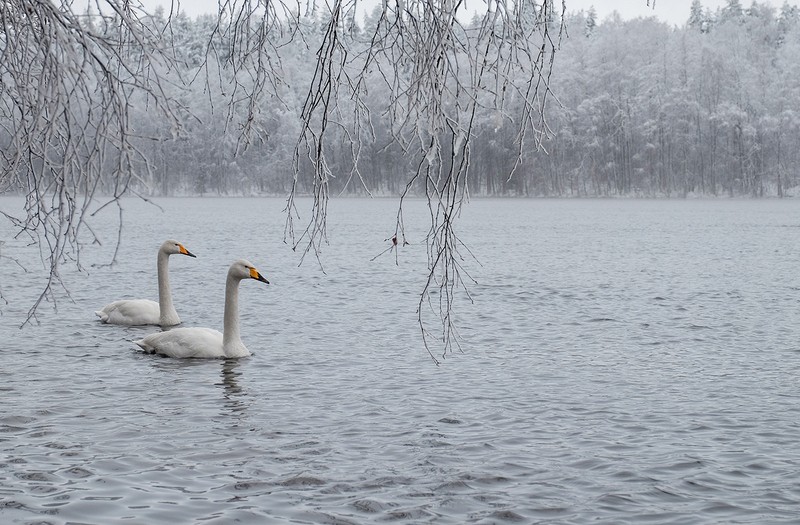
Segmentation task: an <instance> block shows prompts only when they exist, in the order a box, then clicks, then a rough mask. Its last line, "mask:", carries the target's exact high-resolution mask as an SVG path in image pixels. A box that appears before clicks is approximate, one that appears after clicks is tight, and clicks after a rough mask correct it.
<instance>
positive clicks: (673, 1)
mask: <svg viewBox="0 0 800 525" xmlns="http://www.w3.org/2000/svg"><path fill="white" fill-rule="evenodd" d="M368 1H369V0H367V2H368ZM465 2H466V6H467V7H468V8H469V9H476V10H477V9H479V8H480V9H483V6H484V5H485V0H465ZM566 2H567V11H579V10H581V9H583V10H588V9H589V6H592V5H593V6H594V8H595V11H597V15H598V17H599V18H600V20H601V21H602V20H603V18H605V17H606V16H608V15H610V14H611V12H612V11H614V10H616V11H617V12H618V13H619V14H620V15H622V18H625V19H629V18H636V17H637V16H656V17H658V18H659V19H661V20H664V21H665V22H667V23H670V24H675V25H679V26H680V25H683V24H684V23H685V22H686V20H687V19H688V18H689V6H690V5H692V0H656V2H655V9H654V8H653V0H651V1H650V7H647V0H566ZM701 2H702V4H703V6H704V7H708V8H710V9H711V10H712V11H713V10H715V9H716V8H717V7H721V6H723V5H725V4H726V3H727V2H726V0H701ZM142 3H143V4H144V5H145V6H147V7H151V6H156V5H158V4H163V5H166V6H168V5H169V0H142ZM365 3H366V2H365ZM750 3H751V2H750V0H742V5H743V6H745V7H749V6H750ZM761 3H768V4H772V5H773V6H775V7H776V8H780V6H781V5H782V4H783V0H761ZM790 3H795V1H794V0H792V1H790ZM180 4H181V9H182V10H184V11H186V13H187V14H188V15H190V16H195V15H198V14H202V13H216V12H217V0H182V1H181V3H180ZM556 4H558V2H556Z"/></svg>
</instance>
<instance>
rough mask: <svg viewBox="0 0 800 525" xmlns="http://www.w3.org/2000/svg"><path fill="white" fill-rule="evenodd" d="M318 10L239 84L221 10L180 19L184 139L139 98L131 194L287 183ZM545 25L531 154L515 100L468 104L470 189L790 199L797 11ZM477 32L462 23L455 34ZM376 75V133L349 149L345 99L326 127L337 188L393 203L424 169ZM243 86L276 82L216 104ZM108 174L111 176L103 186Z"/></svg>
mask: <svg viewBox="0 0 800 525" xmlns="http://www.w3.org/2000/svg"><path fill="white" fill-rule="evenodd" d="M378 14H379V13H377V12H376V13H375V14H374V16H372V15H371V16H367V17H365V19H364V20H363V22H362V23H361V24H359V23H358V22H356V21H355V20H353V21H351V22H350V23H347V24H346V26H347V27H343V28H342V33H343V36H342V38H347V39H351V40H352V41H351V44H354V45H356V46H358V44H359V42H361V43H362V44H363V46H364V47H365V48H366V47H367V46H369V45H370V38H372V37H373V33H374V27H372V26H374V25H375V24H377V21H376V20H375V17H377V16H378ZM164 16H165V14H164V12H163V10H159V11H157V12H156V13H155V15H154V16H153V20H152V23H153V26H154V27H156V28H158V27H162V26H163V25H164ZM327 16H328V17H330V14H329V13H328V15H327ZM87 17H88V18H91V14H90V13H89V14H87ZM325 17H326V14H325V12H324V11H323V10H311V9H309V10H308V12H306V13H303V14H302V15H300V16H298V17H297V20H298V23H299V24H302V25H305V27H303V28H302V29H303V30H302V31H297V32H296V33H293V32H292V31H283V32H281V34H279V35H277V36H274V37H273V38H275V41H274V44H273V48H274V50H275V54H274V56H273V57H271V59H272V60H274V61H275V63H274V64H272V66H273V68H275V70H277V71H278V72H279V74H278V75H276V76H274V77H273V78H266V79H265V78H262V79H253V78H245V79H242V78H237V76H236V75H237V74H238V75H239V76H240V77H241V73H240V72H236V71H233V70H232V69H231V68H226V67H224V64H225V57H224V54H225V50H226V49H229V48H230V45H231V44H230V42H228V41H226V36H225V35H223V34H222V33H221V32H220V31H218V30H216V31H215V27H216V17H215V16H214V15H209V16H199V17H196V18H194V19H192V18H189V17H186V16H185V15H178V17H177V18H176V19H175V20H173V23H172V24H171V28H170V31H169V32H168V33H167V32H165V33H163V35H162V38H164V39H168V40H169V44H170V46H171V49H174V50H175V51H174V52H175V53H176V55H177V57H176V58H178V63H179V64H181V67H180V68H178V69H175V70H173V71H168V72H164V73H162V74H164V75H165V76H167V77H168V78H171V79H172V80H171V82H169V83H168V89H172V90H174V93H173V94H172V96H174V97H176V98H177V99H179V100H181V101H182V104H184V109H185V111H184V112H183V113H182V114H181V115H182V117H181V118H182V122H181V125H180V130H178V131H176V130H175V129H174V128H175V126H174V124H168V123H166V122H163V121H162V120H160V119H159V118H157V116H156V118H154V116H153V115H155V113H153V112H152V111H151V109H152V107H151V106H149V105H148V104H147V101H146V100H140V101H139V103H137V104H136V105H134V106H133V108H132V112H131V117H130V118H131V119H132V122H133V124H134V127H135V128H136V129H137V131H138V134H139V135H140V137H141V138H140V139H139V147H140V148H141V150H142V152H143V153H144V157H146V158H147V159H148V161H147V162H148V163H149V165H148V166H139V169H138V170H137V171H138V173H139V177H138V178H137V179H136V180H135V181H134V182H133V183H132V185H133V187H134V188H135V189H136V190H137V191H138V192H141V193H143V194H146V195H187V194H192V195H194V194H199V195H263V194H285V193H286V192H287V191H288V190H289V189H290V186H291V185H292V183H293V175H292V173H293V163H294V162H295V161H296V159H295V157H294V151H295V146H296V144H297V141H298V136H300V134H301V127H300V122H301V121H300V112H301V111H302V107H303V104H304V97H305V96H306V95H307V92H306V91H305V90H304V89H303V88H302V87H303V86H308V85H309V84H310V82H311V81H312V78H313V76H314V73H315V71H314V68H315V65H316V63H315V60H314V57H315V55H316V53H317V51H318V49H319V45H320V42H319V41H315V40H314V37H315V35H316V36H319V37H320V40H321V37H322V32H323V31H324V30H325V28H326V27H328V26H329V22H330V20H329V19H328V20H326V18H325ZM562 21H563V25H562V24H561V22H562ZM551 23H552V24H553V26H554V27H555V28H558V29H560V30H554V31H553V33H554V34H557V35H558V38H559V41H558V42H557V48H556V51H555V53H554V62H553V69H552V74H551V75H550V78H549V88H550V90H551V91H550V92H551V94H552V95H553V97H552V98H551V99H549V100H548V102H547V105H546V106H545V111H544V116H545V120H544V122H545V123H546V129H545V130H544V133H543V139H542V141H541V146H540V147H539V146H538V145H537V144H533V143H530V144H521V143H520V140H519V136H518V133H519V123H518V122H517V121H516V120H517V119H518V118H519V115H521V114H522V110H521V109H520V110H519V111H518V110H517V107H516V106H515V103H516V99H515V97H514V96H507V97H506V98H505V99H504V101H503V107H497V105H493V104H489V103H487V104H480V105H478V109H477V111H476V114H475V116H474V125H473V128H472V130H473V136H472V137H471V139H472V140H471V143H470V152H469V172H468V178H467V187H468V191H469V193H470V194H472V195H486V196H559V197H586V196H642V197H686V196H755V197H761V196H779V197H782V196H789V195H793V194H796V193H797V192H798V185H800V174H798V172H797V169H796V166H798V165H800V158H799V157H800V115H799V114H798V108H800V84H799V83H798V79H800V16H799V15H798V8H797V7H796V6H793V5H790V4H788V3H785V4H784V5H783V6H782V7H781V8H780V9H775V8H773V7H771V6H769V5H766V4H760V3H758V2H753V3H752V4H751V5H750V6H749V7H743V6H742V4H741V3H740V2H739V1H738V0H729V1H728V3H727V5H726V6H725V7H723V8H721V9H717V10H715V11H711V10H710V9H708V8H705V7H704V6H703V5H702V3H701V2H700V0H695V1H694V3H693V5H692V8H691V11H690V12H689V13H687V14H686V23H685V24H684V25H683V26H682V27H670V26H669V25H667V24H665V23H662V22H660V21H658V20H657V19H656V18H654V17H651V18H639V19H634V20H622V19H621V18H620V17H619V16H615V15H612V16H610V17H608V18H606V19H604V20H598V19H597V16H596V15H595V14H594V11H593V10H592V9H590V10H589V11H588V12H584V11H579V12H567V13H566V15H565V16H564V17H563V20H561V19H559V14H558V13H556V14H554V16H553V17H552V22H551ZM475 24H477V21H475ZM342 25H343V26H344V25H345V24H344V23H343V24H342ZM472 27H473V26H472V25H471V24H469V23H465V24H464V31H467V32H468V31H470V30H471V29H472ZM371 29H372V31H371ZM298 34H302V35H303V37H302V38H298V37H297V35H298ZM268 58H270V57H268ZM276 64H277V68H276V67H275V66H276ZM371 67H372V70H371V71H370V72H369V73H370V74H371V75H372V76H373V77H375V79H376V81H375V82H374V84H371V85H368V86H367V87H366V96H365V97H364V100H365V101H366V106H367V107H366V108H363V109H365V110H366V111H368V113H369V122H370V126H369V129H366V130H363V133H364V135H365V136H366V137H367V139H368V140H364V141H363V145H362V146H361V148H360V149H359V150H358V151H357V155H356V153H354V150H353V148H352V144H351V139H352V136H351V134H352V132H351V131H349V130H351V129H352V128H353V122H352V121H353V119H355V118H356V117H355V116H354V115H355V113H356V111H355V109H354V110H353V111H351V112H348V111H346V110H341V108H340V111H338V112H337V113H338V114H337V115H336V118H337V119H339V122H336V123H335V124H336V125H335V126H333V125H332V126H331V128H330V129H329V130H328V132H329V133H330V134H331V135H330V136H332V137H333V139H332V140H329V141H328V142H327V143H326V146H325V147H326V149H327V159H328V166H327V167H328V168H329V169H330V173H331V178H330V180H329V184H330V191H331V193H333V194H338V193H344V194H353V195H358V194H367V193H370V194H378V195H396V194H398V193H400V192H401V191H403V189H404V187H405V185H406V184H407V183H408V179H409V173H413V172H414V171H415V170H416V169H417V166H416V164H417V163H418V162H419V159H418V158H417V157H416V156H414V155H410V154H409V152H408V149H407V147H406V146H405V145H404V144H403V142H402V141H398V140H396V138H397V133H396V130H393V129H392V126H393V122H392V118H391V115H387V114H386V109H385V108H386V98H387V96H389V93H388V92H387V90H386V88H385V86H384V85H382V83H381V82H379V81H377V78H378V76H379V75H381V71H382V68H385V67H391V64H373V65H372V66H371ZM367 78H370V77H369V75H367ZM252 82H268V83H271V88H272V89H271V90H270V92H271V95H270V96H267V97H261V98H260V99H259V100H257V101H255V102H249V105H248V106H247V107H244V108H243V107H242V105H241V104H240V105H239V106H237V105H235V104H233V105H230V104H228V103H227V102H226V101H227V100H228V98H229V97H231V96H232V95H231V92H233V91H236V90H239V91H242V97H245V95H246V94H247V92H248V91H247V90H248V87H247V86H248V83H252ZM234 96H236V95H234ZM231 111H240V112H246V113H247V115H246V117H245V119H246V120H248V122H251V123H252V124H253V125H252V129H251V130H248V131H251V133H250V134H249V135H248V138H247V140H246V141H243V140H242V134H241V133H239V132H238V131H239V130H237V129H231V124H230V123H231V122H232V121H233V120H232V118H231V115H230V114H229V113H230V112H231ZM239 118H240V119H241V115H240V116H239ZM356 156H357V158H356ZM142 162H144V161H142ZM356 164H357V165H358V169H354V165H356ZM300 168H301V169H300V171H301V172H302V171H303V169H302V166H300ZM112 184H113V181H108V187H109V188H110V187H112ZM310 184H311V183H310V182H308V181H306V180H305V179H303V178H302V177H300V179H299V182H298V189H299V190H300V192H303V191H311V189H310ZM304 185H305V186H304ZM412 190H413V188H412ZM419 191H423V188H419Z"/></svg>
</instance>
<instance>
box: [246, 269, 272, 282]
mask: <svg viewBox="0 0 800 525" xmlns="http://www.w3.org/2000/svg"><path fill="white" fill-rule="evenodd" d="M250 278H251V279H255V280H256V281H261V282H262V283H267V284H269V281H267V280H266V279H265V278H264V276H263V275H261V274H260V273H258V270H256V269H255V268H250Z"/></svg>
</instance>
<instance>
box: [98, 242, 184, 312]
mask: <svg viewBox="0 0 800 525" xmlns="http://www.w3.org/2000/svg"><path fill="white" fill-rule="evenodd" d="M172 254H181V255H188V256H189V257H195V255H194V254H193V253H191V252H190V251H189V250H187V249H186V248H185V247H184V246H183V244H181V243H179V242H178V241H173V240H167V241H164V242H163V243H162V244H161V247H160V248H159V249H158V302H155V301H151V300H149V299H125V300H122V301H114V302H113V303H110V304H107V305H105V306H104V307H103V308H102V309H100V310H98V311H96V312H95V315H97V317H99V318H100V321H101V322H103V323H108V324H122V325H128V326H135V325H143V324H158V325H161V326H173V325H176V324H181V318H180V317H178V312H176V311H175V306H174V305H173V304H172V293H171V292H170V289H169V271H168V269H167V263H168V262H169V256H170V255H172Z"/></svg>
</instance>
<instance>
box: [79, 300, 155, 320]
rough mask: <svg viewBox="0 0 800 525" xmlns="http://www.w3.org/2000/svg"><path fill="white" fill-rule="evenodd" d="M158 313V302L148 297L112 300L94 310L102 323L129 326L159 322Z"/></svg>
mask: <svg viewBox="0 0 800 525" xmlns="http://www.w3.org/2000/svg"><path fill="white" fill-rule="evenodd" d="M160 313H161V310H160V308H159V307H158V303H157V302H155V301H151V300H149V299H128V300H123V301H114V302H113V303H111V304H107V305H105V306H104V307H103V308H102V309H101V310H98V311H97V312H95V314H96V315H97V316H98V317H99V318H100V320H101V321H102V322H104V323H109V324H123V325H130V326H133V325H141V324H159V323H160V319H159V317H160Z"/></svg>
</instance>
